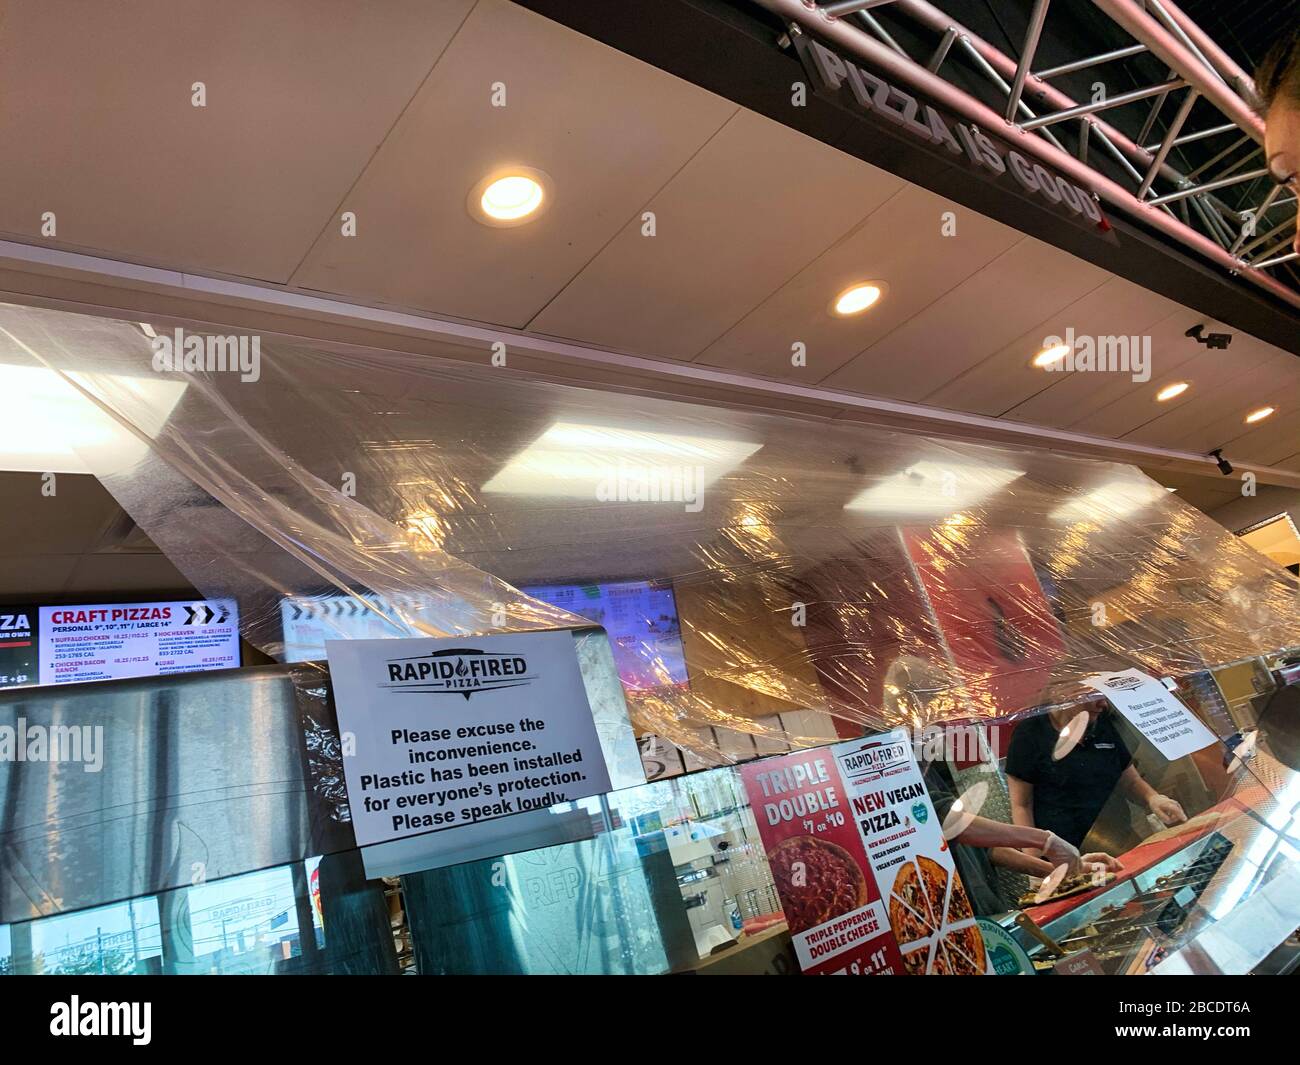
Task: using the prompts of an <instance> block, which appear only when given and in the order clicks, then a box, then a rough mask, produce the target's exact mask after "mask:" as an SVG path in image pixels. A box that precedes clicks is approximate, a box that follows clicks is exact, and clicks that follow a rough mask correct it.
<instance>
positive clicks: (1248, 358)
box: [1013, 310, 1276, 438]
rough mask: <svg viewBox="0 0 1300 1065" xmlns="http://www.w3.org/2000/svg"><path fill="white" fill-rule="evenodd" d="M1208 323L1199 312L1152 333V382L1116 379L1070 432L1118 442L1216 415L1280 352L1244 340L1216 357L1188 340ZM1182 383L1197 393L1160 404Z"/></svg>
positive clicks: (1172, 319) (1080, 412)
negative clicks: (1240, 384) (1229, 395)
mask: <svg viewBox="0 0 1300 1065" xmlns="http://www.w3.org/2000/svg"><path fill="white" fill-rule="evenodd" d="M1204 320H1205V317H1204V315H1200V314H1198V313H1197V312H1195V311H1187V310H1180V311H1179V312H1177V313H1176V314H1174V315H1173V316H1171V317H1170V318H1168V319H1166V320H1165V321H1163V322H1161V323H1159V324H1158V325H1157V326H1156V327H1155V328H1154V329H1152V331H1151V347H1152V363H1153V371H1152V374H1151V380H1150V381H1148V382H1146V383H1144V384H1139V383H1135V382H1133V381H1131V380H1129V378H1128V377H1126V376H1124V375H1122V374H1115V375H1112V376H1113V378H1114V380H1112V381H1111V382H1110V383H1109V384H1108V385H1107V386H1106V388H1105V389H1104V390H1103V391H1101V392H1099V393H1098V394H1097V396H1096V397H1095V398H1094V401H1093V402H1094V403H1095V404H1096V405H1095V406H1093V407H1091V408H1089V407H1081V408H1079V409H1078V410H1077V411H1076V412H1075V419H1074V421H1073V422H1071V423H1070V425H1069V427H1070V428H1073V429H1078V430H1080V431H1081V432H1089V433H1096V434H1098V435H1101V436H1110V437H1116V438H1118V437H1121V436H1123V435H1125V434H1126V433H1132V432H1135V431H1137V430H1140V429H1141V428H1142V427H1143V426H1146V425H1150V424H1153V423H1155V422H1156V421H1158V420H1159V419H1161V418H1162V417H1164V416H1166V415H1168V414H1171V413H1176V412H1178V411H1181V410H1183V409H1184V408H1192V409H1193V410H1194V411H1197V412H1199V415H1200V416H1204V415H1205V410H1206V404H1207V403H1208V405H1209V407H1210V410H1209V414H1210V415H1213V414H1214V413H1215V411H1214V406H1215V403H1216V402H1217V397H1218V396H1219V395H1220V391H1219V390H1220V389H1221V388H1223V387H1225V386H1226V385H1228V384H1229V383H1231V382H1233V381H1236V380H1239V379H1240V378H1242V377H1244V376H1246V375H1248V374H1250V373H1253V372H1254V371H1255V370H1256V369H1258V368H1259V367H1260V366H1261V365H1262V364H1263V363H1264V362H1266V361H1268V360H1269V359H1270V358H1271V357H1272V355H1273V354H1274V353H1276V349H1275V348H1270V347H1269V346H1268V345H1266V344H1264V343H1262V342H1260V341H1258V340H1255V339H1254V338H1253V337H1248V336H1245V335H1244V334H1238V338H1237V342H1236V343H1235V344H1233V346H1232V347H1231V348H1230V349H1229V350H1228V351H1215V350H1210V349H1209V348H1206V347H1203V346H1202V345H1200V344H1197V343H1196V342H1195V341H1194V340H1191V339H1189V338H1188V337H1186V336H1184V335H1183V334H1184V332H1185V330H1186V329H1187V327H1188V325H1194V324H1196V323H1197V322H1201V321H1204ZM1098 376H1104V375H1100V374H1099V375H1098ZM1177 381H1186V382H1188V383H1189V384H1190V385H1191V388H1189V389H1188V390H1187V391H1186V392H1184V393H1183V394H1182V395H1181V396H1179V397H1177V398H1175V399H1171V400H1168V401H1166V402H1165V403H1157V402H1156V399H1155V397H1156V394H1157V393H1158V392H1159V391H1160V389H1162V388H1163V387H1164V386H1165V385H1169V384H1173V383H1175V382H1177ZM1106 400H1109V402H1104V401H1106ZM1014 413H1018V412H1013V414H1014ZM1180 424H1181V423H1180Z"/></svg>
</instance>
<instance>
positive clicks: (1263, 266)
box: [1252, 251, 1300, 270]
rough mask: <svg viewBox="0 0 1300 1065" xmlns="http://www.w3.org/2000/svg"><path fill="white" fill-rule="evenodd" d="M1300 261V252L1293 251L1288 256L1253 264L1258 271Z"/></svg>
mask: <svg viewBox="0 0 1300 1065" xmlns="http://www.w3.org/2000/svg"><path fill="white" fill-rule="evenodd" d="M1296 259H1300V251H1293V252H1290V253H1288V254H1286V255H1279V256H1278V257H1277V258H1276V259H1265V260H1264V261H1263V262H1262V263H1253V264H1252V265H1253V266H1254V267H1255V269H1256V270H1264V269H1266V268H1267V267H1270V266H1277V265H1278V264H1280V263H1289V262H1294V261H1295V260H1296Z"/></svg>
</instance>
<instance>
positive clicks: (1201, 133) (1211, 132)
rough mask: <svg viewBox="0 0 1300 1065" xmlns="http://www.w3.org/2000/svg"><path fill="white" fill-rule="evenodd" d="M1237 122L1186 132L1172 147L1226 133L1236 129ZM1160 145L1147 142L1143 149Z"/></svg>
mask: <svg viewBox="0 0 1300 1065" xmlns="http://www.w3.org/2000/svg"><path fill="white" fill-rule="evenodd" d="M1237 128H1238V127H1237V123H1235V122H1225V123H1224V124H1223V125H1222V126H1214V127H1212V128H1210V129H1198V130H1197V131H1196V132H1195V133H1188V134H1186V135H1184V136H1182V137H1179V138H1178V139H1177V140H1176V141H1174V147H1175V148H1177V147H1178V146H1179V145H1180V144H1191V143H1192V141H1203V140H1205V138H1206V137H1217V136H1218V135H1219V134H1220V133H1227V132H1228V131H1229V130H1233V129H1237ZM1158 147H1160V145H1158V144H1148V145H1147V146H1146V148H1145V149H1144V150H1145V151H1148V152H1154V151H1155V150H1156V149H1157V148H1158Z"/></svg>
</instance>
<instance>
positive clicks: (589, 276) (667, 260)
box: [533, 111, 902, 359]
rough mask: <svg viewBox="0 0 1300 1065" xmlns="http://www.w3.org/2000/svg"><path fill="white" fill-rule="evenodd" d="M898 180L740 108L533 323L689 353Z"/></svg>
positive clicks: (598, 340)
mask: <svg viewBox="0 0 1300 1065" xmlns="http://www.w3.org/2000/svg"><path fill="white" fill-rule="evenodd" d="M901 185H902V182H901V181H900V180H899V179H898V178H896V177H893V176H891V175H889V174H886V173H885V172H884V171H881V170H877V169H876V168H875V167H872V166H868V165H867V164H865V163H863V162H861V161H860V160H857V159H854V158H852V157H850V156H847V155H845V154H843V153H842V152H839V151H837V150H835V149H834V148H829V147H827V146H826V145H824V144H822V143H820V142H819V141H815V140H812V139H811V138H809V137H805V136H804V135H803V134H801V133H798V132H796V131H794V130H791V129H787V128H786V127H784V126H782V125H779V124H778V123H775V122H773V121H771V120H770V119H767V118H764V117H762V116H761V115H756V114H753V113H752V112H749V111H741V112H738V113H737V114H736V116H735V117H734V118H733V119H732V120H731V121H730V122H728V123H727V125H726V127H725V128H724V129H723V130H722V131H721V132H720V133H719V134H718V135H717V136H716V137H714V138H713V140H712V141H710V142H709V144H708V146H707V147H705V148H704V149H703V150H702V151H701V152H700V153H699V154H698V155H697V156H696V157H695V158H694V159H692V160H691V161H690V163H689V164H687V165H686V166H685V167H683V168H682V171H681V173H679V174H678V175H677V176H676V177H674V178H673V180H672V181H671V182H670V183H669V184H668V185H667V186H666V187H665V188H664V189H663V190H662V192H660V193H659V194H658V195H657V196H655V198H654V200H653V201H652V202H651V203H650V204H649V205H648V209H649V210H652V211H653V212H654V213H655V217H656V222H657V234H656V235H655V236H654V237H646V236H643V235H642V231H641V223H640V220H639V219H635V220H633V221H632V222H630V223H629V224H628V225H626V226H624V227H623V230H622V231H621V232H620V233H619V235H618V237H617V239H615V240H614V241H612V242H611V243H610V245H609V247H607V248H606V249H604V251H602V252H601V253H600V255H598V256H597V257H596V258H595V260H593V262H592V263H591V264H590V265H589V266H588V267H587V268H586V269H585V270H583V271H582V273H580V274H579V275H578V276H577V277H576V278H574V280H573V282H572V284H570V285H569V286H568V288H566V289H565V290H564V292H562V293H561V294H560V295H559V296H558V297H557V298H556V299H555V301H554V302H553V303H552V304H551V305H550V306H549V307H547V308H546V310H545V311H543V312H542V313H541V314H540V315H538V317H537V319H536V320H535V321H534V322H533V328H535V329H537V330H540V331H541V332H544V333H551V334H554V335H557V336H563V337H569V338H572V339H575V340H582V341H586V342H588V343H592V344H600V345H604V346H607V347H614V348H619V349H621V350H625V351H637V352H643V353H646V354H652V355H663V356H667V357H669V358H673V359H690V358H693V357H694V356H696V355H698V354H699V353H700V352H701V350H703V349H704V348H705V347H707V346H708V345H709V344H710V343H711V342H713V341H714V340H716V339H717V338H718V337H719V336H720V335H722V334H723V333H725V332H727V330H729V329H730V328H731V327H732V326H734V325H735V324H736V323H737V322H738V321H740V320H741V319H743V318H744V317H745V316H746V315H748V314H749V313H750V312H751V311H752V310H753V309H754V308H755V307H756V306H758V305H759V304H760V303H762V302H763V301H764V300H766V299H767V298H768V297H769V296H771V295H772V294H773V293H774V292H776V291H777V290H778V289H780V288H781V287H782V286H783V285H785V284H786V283H787V282H788V281H789V280H790V279H791V277H792V276H793V275H795V274H797V273H798V272H799V270H800V269H801V268H802V267H804V266H805V265H806V264H808V263H809V262H810V261H812V260H813V259H815V258H816V257H817V256H819V255H821V253H822V252H823V251H825V249H826V248H827V246H828V245H830V244H831V243H833V242H834V241H836V240H839V239H840V238H841V237H842V236H843V235H844V233H845V232H846V231H848V230H850V229H852V228H853V227H854V226H855V225H856V224H857V223H858V222H859V221H861V220H862V219H863V218H864V217H866V216H867V215H868V214H870V213H871V212H872V211H873V210H875V209H876V208H877V207H879V206H880V204H882V203H884V202H885V200H886V199H888V198H889V196H890V195H891V194H892V193H894V192H895V191H897V190H898V188H900V187H901Z"/></svg>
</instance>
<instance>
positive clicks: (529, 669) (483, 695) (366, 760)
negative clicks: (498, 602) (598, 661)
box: [325, 631, 610, 846]
mask: <svg viewBox="0 0 1300 1065" xmlns="http://www.w3.org/2000/svg"><path fill="white" fill-rule="evenodd" d="M325 650H326V656H327V657H328V659H329V665H330V676H331V678H332V681H333V686H334V699H335V704H336V706H337V709H338V720H339V731H340V732H341V733H342V734H343V735H344V736H345V742H344V750H345V754H344V759H343V768H344V775H345V778H346V781H347V788H348V802H349V805H350V807H351V809H352V825H353V829H354V830H355V832H356V837H357V842H358V843H359V844H361V845H362V846H366V845H369V844H374V843H382V842H385V841H389V840H396V839H402V838H404V837H407V836H415V835H422V834H425V833H437V832H443V831H445V830H447V829H453V828H458V827H461V826H466V825H476V824H482V823H484V822H487V821H493V820H497V819H500V818H506V817H510V816H512V815H514V814H519V813H524V812H528V811H540V810H545V809H546V808H548V807H550V806H554V805H555V804H556V803H561V802H566V801H569V800H572V799H576V798H581V797H583V796H586V795H596V794H600V793H602V792H606V791H609V790H610V780H609V772H608V770H607V768H606V766H605V761H604V756H603V754H602V751H601V746H600V739H599V737H598V736H597V733H596V726H595V722H594V721H593V720H592V713H591V707H590V705H589V703H588V701H587V693H586V688H585V687H584V685H583V681H582V674H581V671H580V670H579V666H578V660H577V655H576V653H575V651H574V643H573V636H572V634H571V633H569V632H567V631H555V632H530V633H516V634H510V635H500V636H474V637H457V638H453V639H406V640H329V641H327V642H326V645H325ZM349 733H351V734H352V736H353V737H354V742H355V747H354V748H352V747H349V744H348V742H347V739H346V737H347V734H349ZM349 750H352V751H353V753H351V754H349V753H347V752H348V751H349ZM440 838H441V837H437V836H430V839H431V840H438V839H440ZM432 845H433V846H438V845H439V844H436V843H434V844H432Z"/></svg>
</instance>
